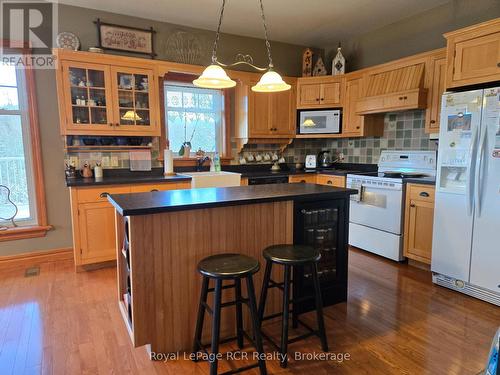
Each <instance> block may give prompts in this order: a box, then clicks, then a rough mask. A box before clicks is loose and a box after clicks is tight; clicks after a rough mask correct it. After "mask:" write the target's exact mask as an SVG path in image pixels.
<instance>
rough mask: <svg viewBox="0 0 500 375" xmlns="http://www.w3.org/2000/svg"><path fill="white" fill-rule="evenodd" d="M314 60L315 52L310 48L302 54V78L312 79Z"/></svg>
mask: <svg viewBox="0 0 500 375" xmlns="http://www.w3.org/2000/svg"><path fill="white" fill-rule="evenodd" d="M312 59H313V51H311V49H310V48H308V49H306V50H305V51H304V53H303V54H302V77H310V76H311V75H312V63H313V60H312Z"/></svg>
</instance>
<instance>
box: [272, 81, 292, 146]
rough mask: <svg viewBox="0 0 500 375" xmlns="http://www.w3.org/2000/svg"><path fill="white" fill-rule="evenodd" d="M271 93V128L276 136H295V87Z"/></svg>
mask: <svg viewBox="0 0 500 375" xmlns="http://www.w3.org/2000/svg"><path fill="white" fill-rule="evenodd" d="M267 95H270V100H271V105H270V111H271V120H270V121H271V123H270V124H271V129H272V132H273V134H274V135H276V136H286V137H293V135H294V134H295V118H296V115H295V97H296V92H295V87H294V86H292V88H291V89H290V90H287V91H282V92H276V93H271V94H267Z"/></svg>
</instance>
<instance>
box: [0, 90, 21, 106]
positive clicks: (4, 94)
mask: <svg viewBox="0 0 500 375" xmlns="http://www.w3.org/2000/svg"><path fill="white" fill-rule="evenodd" d="M0 109H5V110H13V111H16V110H18V109H19V101H18V98H17V88H15V87H1V86H0Z"/></svg>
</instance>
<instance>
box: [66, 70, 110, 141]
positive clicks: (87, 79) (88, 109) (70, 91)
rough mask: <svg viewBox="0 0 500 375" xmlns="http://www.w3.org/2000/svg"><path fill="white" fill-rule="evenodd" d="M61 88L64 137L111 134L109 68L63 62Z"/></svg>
mask: <svg viewBox="0 0 500 375" xmlns="http://www.w3.org/2000/svg"><path fill="white" fill-rule="evenodd" d="M61 68H62V81H63V82H62V87H63V90H64V99H63V103H64V104H62V103H60V106H61V104H62V107H61V108H60V110H61V111H64V112H65V118H66V121H65V124H64V125H65V126H64V128H65V129H66V130H67V131H68V132H65V133H66V134H68V133H69V134H96V133H97V134H101V133H103V132H112V131H113V123H112V122H113V112H112V105H111V103H112V95H111V78H110V69H109V67H108V66H107V65H99V64H87V63H77V62H68V61H63V62H62V63H61Z"/></svg>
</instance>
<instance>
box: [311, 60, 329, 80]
mask: <svg viewBox="0 0 500 375" xmlns="http://www.w3.org/2000/svg"><path fill="white" fill-rule="evenodd" d="M313 76H315V77H317V76H326V68H325V64H324V63H323V59H322V58H321V56H320V57H319V58H318V61H316V64H315V65H314V70H313Z"/></svg>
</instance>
